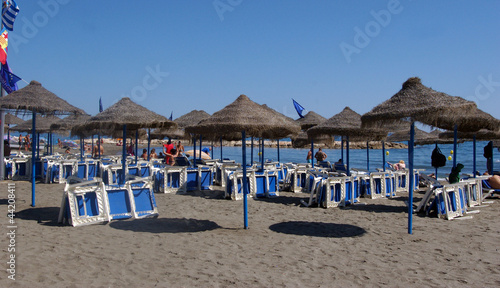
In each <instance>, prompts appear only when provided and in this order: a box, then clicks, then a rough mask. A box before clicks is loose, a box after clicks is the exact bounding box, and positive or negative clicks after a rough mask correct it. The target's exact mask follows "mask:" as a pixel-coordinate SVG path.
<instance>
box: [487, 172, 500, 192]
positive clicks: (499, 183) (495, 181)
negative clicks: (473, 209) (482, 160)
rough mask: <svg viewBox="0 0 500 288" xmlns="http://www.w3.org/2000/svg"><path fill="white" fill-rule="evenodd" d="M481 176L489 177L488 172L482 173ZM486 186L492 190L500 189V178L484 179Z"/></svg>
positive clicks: (496, 176)
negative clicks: (486, 182)
mask: <svg viewBox="0 0 500 288" xmlns="http://www.w3.org/2000/svg"><path fill="white" fill-rule="evenodd" d="M483 175H490V174H488V172H484V174H483ZM486 180H487V181H488V184H490V186H491V188H493V189H500V176H498V175H492V176H491V177H490V178H488V179H486Z"/></svg>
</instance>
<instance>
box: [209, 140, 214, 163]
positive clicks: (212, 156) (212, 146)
mask: <svg viewBox="0 0 500 288" xmlns="http://www.w3.org/2000/svg"><path fill="white" fill-rule="evenodd" d="M210 147H211V148H212V150H211V151H212V153H211V154H212V155H211V156H210V157H211V158H212V159H214V140H212V142H211V145H210Z"/></svg>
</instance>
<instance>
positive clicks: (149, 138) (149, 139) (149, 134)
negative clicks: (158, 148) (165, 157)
mask: <svg viewBox="0 0 500 288" xmlns="http://www.w3.org/2000/svg"><path fill="white" fill-rule="evenodd" d="M150 148H151V128H148V161H149V153H151V152H149V149H150Z"/></svg>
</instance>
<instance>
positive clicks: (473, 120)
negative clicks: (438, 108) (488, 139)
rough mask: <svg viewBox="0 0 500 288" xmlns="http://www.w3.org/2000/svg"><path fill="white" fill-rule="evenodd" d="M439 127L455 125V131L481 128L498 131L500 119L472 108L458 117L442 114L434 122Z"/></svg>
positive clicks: (452, 127) (450, 128) (451, 127)
mask: <svg viewBox="0 0 500 288" xmlns="http://www.w3.org/2000/svg"><path fill="white" fill-rule="evenodd" d="M436 123H437V124H438V125H439V127H440V128H443V129H447V130H454V129H455V125H456V126H457V127H456V129H457V131H461V132H475V131H479V130H481V129H486V130H490V131H498V130H499V129H500V120H498V119H496V118H495V117H493V116H491V115H490V114H488V113H486V112H484V111H482V110H481V109H474V110H472V111H471V112H470V113H465V114H462V115H459V117H448V115H443V116H442V117H439V118H438V120H437V122H436Z"/></svg>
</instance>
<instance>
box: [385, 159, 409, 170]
mask: <svg viewBox="0 0 500 288" xmlns="http://www.w3.org/2000/svg"><path fill="white" fill-rule="evenodd" d="M387 164H389V166H391V168H392V169H393V170H396V171H397V170H404V169H405V168H406V164H405V161H404V160H399V162H398V163H396V164H391V163H389V162H387Z"/></svg>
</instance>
